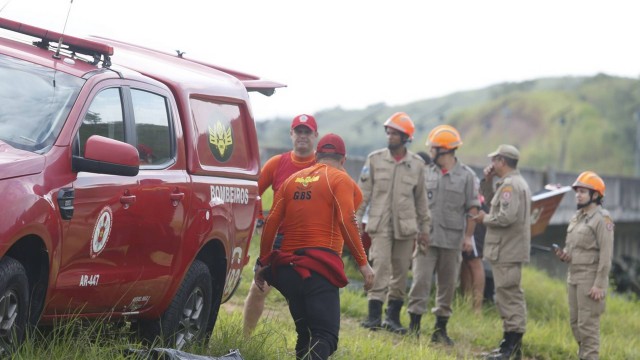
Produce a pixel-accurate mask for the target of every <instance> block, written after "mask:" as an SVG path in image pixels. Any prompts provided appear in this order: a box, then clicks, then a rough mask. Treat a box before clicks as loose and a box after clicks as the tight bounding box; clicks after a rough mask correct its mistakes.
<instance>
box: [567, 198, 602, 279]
mask: <svg viewBox="0 0 640 360" xmlns="http://www.w3.org/2000/svg"><path fill="white" fill-rule="evenodd" d="M613 228H614V225H613V221H612V220H611V216H609V212H608V211H607V210H605V209H603V208H602V206H596V207H595V208H593V209H591V210H589V211H587V212H585V211H583V210H578V212H577V213H576V214H575V215H574V216H573V218H572V219H571V222H569V227H568V229H567V242H566V245H565V248H564V251H566V252H567V253H568V254H569V255H570V256H571V262H570V264H569V274H568V277H567V281H568V282H569V284H573V285H577V284H589V285H590V286H596V287H598V288H600V289H605V290H606V289H607V288H608V287H609V270H611V258H612V256H613Z"/></svg>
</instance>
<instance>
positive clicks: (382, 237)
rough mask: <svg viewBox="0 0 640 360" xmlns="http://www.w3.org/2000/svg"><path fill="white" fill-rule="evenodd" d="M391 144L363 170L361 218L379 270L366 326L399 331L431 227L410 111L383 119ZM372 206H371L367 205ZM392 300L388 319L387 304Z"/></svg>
mask: <svg viewBox="0 0 640 360" xmlns="http://www.w3.org/2000/svg"><path fill="white" fill-rule="evenodd" d="M384 128H385V132H386V134H387V143H388V145H387V148H386V149H380V150H377V151H374V152H372V153H371V154H369V156H368V157H367V160H366V162H365V164H364V167H363V168H362V172H361V174H360V179H359V182H358V185H359V186H360V189H361V190H362V195H363V200H362V204H361V205H360V207H359V209H358V211H357V213H356V217H357V219H358V221H362V217H363V216H364V214H365V212H368V221H367V224H366V227H365V231H366V232H367V233H368V234H369V235H370V236H371V248H370V249H369V258H370V260H371V261H372V262H373V264H372V267H373V271H374V273H375V274H376V275H375V279H374V283H373V287H372V288H371V289H370V290H369V291H368V293H367V298H368V300H369V315H368V318H367V319H366V320H365V321H364V322H362V324H361V325H362V326H363V327H365V328H367V329H371V330H376V329H379V328H381V327H383V328H385V329H387V330H389V331H392V332H395V333H400V334H405V333H406V332H407V329H406V328H404V327H402V325H401V324H400V309H401V308H402V305H403V303H404V298H405V295H406V284H407V272H408V271H409V266H410V265H411V254H412V252H413V248H414V243H415V242H416V240H417V241H418V243H420V244H421V246H426V244H427V242H428V239H429V238H428V236H429V235H428V233H429V226H430V217H429V208H428V203H427V193H426V191H425V181H424V168H425V164H424V161H423V160H422V158H421V157H420V156H418V155H416V154H414V153H413V152H411V151H409V150H408V149H407V147H406V144H407V143H408V142H409V141H410V140H411V139H412V138H413V132H414V129H415V127H414V125H413V122H412V121H411V118H409V116H408V115H407V114H405V113H402V112H399V113H395V114H393V115H392V116H391V117H390V118H389V119H388V120H387V121H385V123H384ZM367 208H368V209H367ZM385 301H387V310H386V318H385V320H384V322H383V321H382V305H383V304H384V302H385Z"/></svg>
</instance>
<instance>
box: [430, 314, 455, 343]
mask: <svg viewBox="0 0 640 360" xmlns="http://www.w3.org/2000/svg"><path fill="white" fill-rule="evenodd" d="M447 322H449V318H448V317H445V316H438V317H436V326H435V327H434V329H435V331H434V332H433V334H432V335H431V342H432V343H441V344H445V345H447V346H453V340H451V338H450V337H449V335H447Z"/></svg>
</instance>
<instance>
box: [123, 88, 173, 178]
mask: <svg viewBox="0 0 640 360" xmlns="http://www.w3.org/2000/svg"><path fill="white" fill-rule="evenodd" d="M131 99H132V102H133V114H134V117H135V123H136V136H137V139H136V146H137V148H138V153H139V154H140V165H141V166H142V165H158V164H163V163H166V162H167V161H169V159H171V137H170V134H171V133H170V127H169V121H170V117H169V111H168V106H167V99H166V98H165V97H164V96H160V95H158V94H154V93H151V92H148V91H143V90H137V89H131Z"/></svg>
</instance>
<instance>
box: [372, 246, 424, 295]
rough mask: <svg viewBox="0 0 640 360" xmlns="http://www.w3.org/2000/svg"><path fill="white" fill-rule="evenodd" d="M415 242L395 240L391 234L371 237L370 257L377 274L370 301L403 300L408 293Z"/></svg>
mask: <svg viewBox="0 0 640 360" xmlns="http://www.w3.org/2000/svg"><path fill="white" fill-rule="evenodd" d="M414 242H415V241H414V240H413V239H412V240H395V239H394V238H393V235H392V234H390V233H379V234H374V235H372V236H371V248H370V249H369V255H370V257H371V260H372V261H373V264H372V268H373V271H374V273H375V274H376V275H375V277H374V280H373V287H372V288H371V290H369V292H368V293H367V298H368V299H369V300H379V301H382V302H384V301H385V300H402V301H404V297H405V295H406V293H407V272H408V271H409V265H411V253H412V252H413V244H414Z"/></svg>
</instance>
